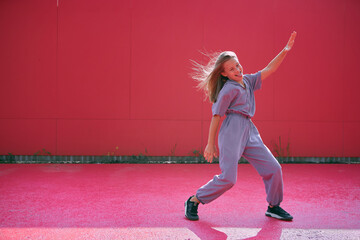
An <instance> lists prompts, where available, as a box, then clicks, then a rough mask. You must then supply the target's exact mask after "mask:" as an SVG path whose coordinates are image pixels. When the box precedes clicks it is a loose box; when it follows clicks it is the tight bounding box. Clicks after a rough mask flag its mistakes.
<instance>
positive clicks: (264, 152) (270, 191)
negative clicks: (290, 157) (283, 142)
mask: <svg viewBox="0 0 360 240" xmlns="http://www.w3.org/2000/svg"><path fill="white" fill-rule="evenodd" d="M250 131H251V134H250V138H249V140H248V142H247V144H246V147H245V150H244V152H243V157H244V158H245V159H246V160H247V161H248V162H249V163H250V164H251V165H252V166H253V167H254V168H255V169H256V171H257V172H258V173H259V175H260V176H261V177H262V179H263V181H264V184H265V191H266V195H267V197H266V201H267V202H268V203H269V204H270V205H272V206H278V205H280V203H281V201H282V200H283V178H282V170H281V166H280V164H279V162H278V161H277V160H276V158H275V157H274V156H273V155H272V153H271V152H270V150H269V149H268V148H267V147H266V146H265V144H264V143H263V141H262V139H261V137H260V134H259V131H258V130H257V128H256V127H255V125H254V124H253V123H251V130H250Z"/></svg>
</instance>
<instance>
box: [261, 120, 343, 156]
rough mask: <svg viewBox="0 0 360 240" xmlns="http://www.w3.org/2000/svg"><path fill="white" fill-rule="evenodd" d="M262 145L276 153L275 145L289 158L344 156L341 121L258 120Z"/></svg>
mask: <svg viewBox="0 0 360 240" xmlns="http://www.w3.org/2000/svg"><path fill="white" fill-rule="evenodd" d="M254 123H255V125H256V126H257V128H258V130H259V131H260V135H261V137H262V139H263V141H264V143H265V144H266V145H267V146H268V148H269V149H270V150H271V151H272V152H273V153H274V154H275V153H276V152H275V148H276V145H278V146H280V141H279V137H280V138H281V146H282V149H284V151H285V152H286V148H287V145H288V144H289V145H290V155H291V156H304V157H343V154H342V152H343V146H342V142H343V139H344V137H343V127H342V123H341V122H304V121H302V122H296V121H291V122H290V121H284V122H282V121H257V122H254Z"/></svg>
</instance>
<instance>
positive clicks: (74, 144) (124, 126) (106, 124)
mask: <svg viewBox="0 0 360 240" xmlns="http://www.w3.org/2000/svg"><path fill="white" fill-rule="evenodd" d="M189 136H190V137H189ZM58 138H59V140H58V141H59V145H58V148H59V154H61V155H71V154H75V155H82V154H83V153H84V152H86V153H87V154H89V155H107V154H108V153H110V155H111V154H113V153H114V154H115V155H140V154H142V155H155V156H156V155H169V156H170V155H176V156H178V155H191V153H192V151H193V150H194V149H199V148H200V143H201V123H200V122H199V121H168V120H60V121H59V123H58ZM68 139H71V141H68ZM116 147H119V149H116Z"/></svg>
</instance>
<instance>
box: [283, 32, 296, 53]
mask: <svg viewBox="0 0 360 240" xmlns="http://www.w3.org/2000/svg"><path fill="white" fill-rule="evenodd" d="M295 38H296V32H295V31H293V32H292V33H291V36H290V38H289V41H288V43H287V44H286V47H285V51H290V49H291V48H292V46H293V45H294V42H295Z"/></svg>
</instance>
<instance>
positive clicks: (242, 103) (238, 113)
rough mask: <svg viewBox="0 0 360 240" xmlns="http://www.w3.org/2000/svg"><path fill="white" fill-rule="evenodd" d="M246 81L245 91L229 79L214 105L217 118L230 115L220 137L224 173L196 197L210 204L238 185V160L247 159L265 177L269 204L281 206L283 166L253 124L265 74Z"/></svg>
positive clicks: (246, 78) (220, 158)
mask: <svg viewBox="0 0 360 240" xmlns="http://www.w3.org/2000/svg"><path fill="white" fill-rule="evenodd" d="M243 81H244V84H245V86H246V88H245V89H244V88H243V87H242V86H241V85H240V84H239V83H237V82H236V81H233V80H227V82H226V83H225V84H224V87H223V88H222V89H221V91H220V93H219V96H218V99H217V101H216V102H215V103H214V104H213V106H212V114H213V115H219V116H223V115H225V114H226V118H225V120H224V122H223V123H222V125H221V128H220V132H219V138H218V144H219V164H220V169H221V174H220V175H215V176H214V178H213V179H212V180H210V181H209V182H208V183H207V184H205V185H204V186H202V187H201V188H199V189H198V191H197V193H196V197H197V199H198V200H199V201H200V202H201V203H203V204H206V203H209V202H211V201H213V200H215V199H216V198H218V197H219V196H220V195H222V194H223V193H224V192H226V191H227V190H229V189H230V188H231V187H232V186H233V185H234V184H235V183H236V179H237V167H238V161H239V160H240V157H241V156H243V157H244V158H245V159H246V160H247V161H248V162H249V163H250V164H251V165H252V166H254V167H255V169H256V170H257V172H258V173H259V174H260V176H261V177H262V178H263V181H264V183H265V190H266V194H267V198H266V200H267V202H268V203H269V204H270V205H273V206H278V205H280V202H281V201H282V198H283V180H282V171H281V166H280V164H279V163H278V161H277V160H276V159H275V157H274V156H273V155H272V153H271V152H270V150H269V149H268V148H267V147H266V146H265V145H264V143H263V141H262V140H261V137H260V134H259V132H258V130H257V128H256V127H255V125H254V124H253V122H252V121H251V117H253V116H254V114H255V97H254V91H255V90H258V89H260V88H261V72H260V71H259V72H257V73H255V74H246V75H244V78H243Z"/></svg>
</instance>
